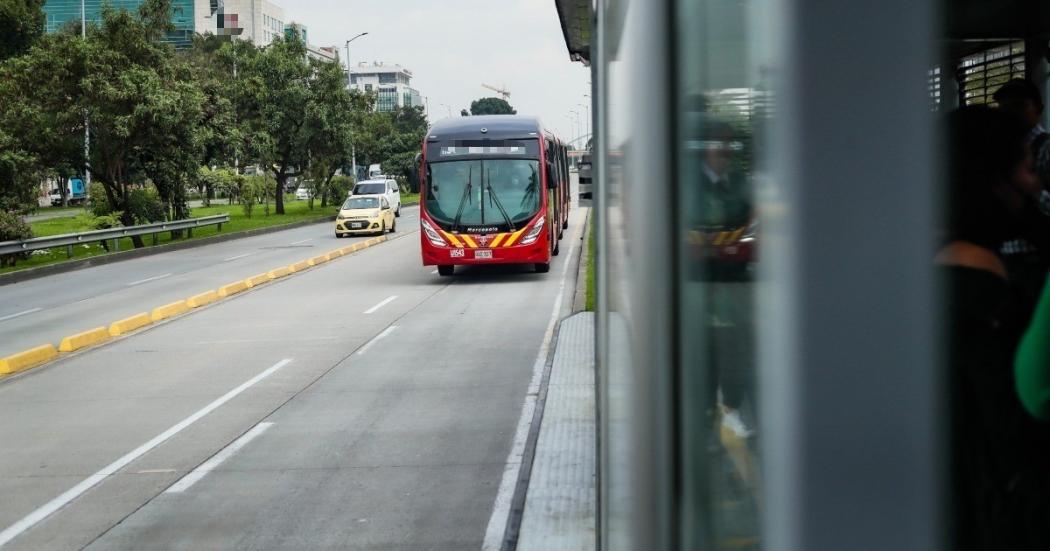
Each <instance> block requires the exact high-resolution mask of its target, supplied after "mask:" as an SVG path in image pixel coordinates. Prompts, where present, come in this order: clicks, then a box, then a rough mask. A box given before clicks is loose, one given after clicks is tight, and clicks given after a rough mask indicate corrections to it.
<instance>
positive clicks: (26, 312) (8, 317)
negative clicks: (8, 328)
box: [0, 308, 43, 321]
mask: <svg viewBox="0 0 1050 551" xmlns="http://www.w3.org/2000/svg"><path fill="white" fill-rule="evenodd" d="M41 310H43V308H30V309H28V310H23V311H21V312H18V313H15V314H8V315H6V316H4V317H2V318H0V321H7V320H10V319H15V318H17V317H18V316H24V315H26V314H32V313H34V312H39V311H41Z"/></svg>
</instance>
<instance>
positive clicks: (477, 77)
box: [273, 0, 590, 140]
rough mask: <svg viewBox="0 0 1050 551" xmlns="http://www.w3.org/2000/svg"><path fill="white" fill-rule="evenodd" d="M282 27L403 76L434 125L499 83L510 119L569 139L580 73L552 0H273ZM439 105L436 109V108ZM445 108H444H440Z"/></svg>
mask: <svg viewBox="0 0 1050 551" xmlns="http://www.w3.org/2000/svg"><path fill="white" fill-rule="evenodd" d="M273 1H274V2H276V3H277V5H279V6H281V7H282V8H284V13H285V21H295V22H298V23H302V24H303V25H306V28H307V32H308V35H309V39H310V42H312V43H313V44H316V45H318V46H334V45H338V46H339V47H340V49H341V54H340V56H341V57H342V58H345V56H346V50H345V49H344V48H343V45H344V44H345V42H346V40H347V39H348V38H350V37H352V36H354V35H356V34H358V33H361V32H366V31H367V32H368V33H369V34H368V36H364V37H361V38H359V39H357V40H355V41H354V42H353V43H351V44H350V57H351V58H352V60H353V62H354V63H358V62H362V61H368V62H371V61H383V62H386V63H397V64H400V65H401V66H403V67H406V68H408V69H409V70H411V71H412V73H413V75H414V77H413V79H412V87H413V88H416V89H417V90H419V91H420V93H421V94H422V95H424V96H426V97H427V98H428V99H429V107H430V119H431V120H432V121H433V120H438V119H441V118H445V117H446V116H448V112H449V108H451V111H452V114H454V115H456V116H458V114H459V110H460V109H463V108H467V109H469V108H470V102H471V101H473V100H475V99H477V98H481V97H490V96H496V95H497V94H496V93H495V92H491V91H489V90H486V89H484V88H482V87H481V83H483V82H484V83H486V84H491V85H493V86H496V87H503V86H506V88H507V89H508V90H510V92H511V96H510V100H509V101H510V104H511V105H512V106H514V108H515V109H517V111H518V113H521V114H530V115H538V116H539V117H540V118H542V119H543V122H544V124H546V125H547V127H549V128H553V129H554V130H555V132H556V133H557V134H558V135H560V136H561V137H563V139H566V140H568V139H570V138H571V137H572V136H573V135H574V132H573V130H572V127H573V125H574V123H573V122H570V119H569V118H567V117H566V115H569V111H570V110H576V111H578V112H579V113H580V120H581V123H582V125H583V126H584V127H586V126H587V123H586V121H584V120H583V119H584V117H585V116H586V112H587V109H586V108H584V107H580V106H579V105H578V104H581V103H583V104H589V103H590V102H589V98H586V97H584V96H583V95H584V94H589V93H590V87H589V82H590V70H589V69H587V68H586V67H584V66H583V65H582V64H580V63H573V62H572V61H570V60H569V54H568V51H567V50H566V48H565V41H564V39H563V38H562V34H561V26H560V24H559V22H558V14H557V11H556V10H555V7H554V2H553V1H552V0H273ZM442 104H444V105H442ZM445 105H447V106H449V108H446V107H445Z"/></svg>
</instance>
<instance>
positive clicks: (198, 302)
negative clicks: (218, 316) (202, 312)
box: [186, 291, 219, 308]
mask: <svg viewBox="0 0 1050 551" xmlns="http://www.w3.org/2000/svg"><path fill="white" fill-rule="evenodd" d="M216 300H219V293H216V292H215V291H206V292H204V293H201V294H199V295H193V296H192V297H190V298H188V299H186V306H189V307H190V308H200V307H201V306H204V305H205V304H211V303H213V302H215V301H216Z"/></svg>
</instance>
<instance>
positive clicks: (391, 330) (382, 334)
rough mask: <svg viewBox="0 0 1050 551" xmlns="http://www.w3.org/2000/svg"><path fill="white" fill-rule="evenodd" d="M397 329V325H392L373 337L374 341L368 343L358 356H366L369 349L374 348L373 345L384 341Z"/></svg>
mask: <svg viewBox="0 0 1050 551" xmlns="http://www.w3.org/2000/svg"><path fill="white" fill-rule="evenodd" d="M395 329H397V326H396V325H391V326H390V327H387V328H386V329H384V330H383V332H382V333H380V334H378V335H376V336H375V337H372V340H370V341H368V342H366V343H365V345H364V346H362V347H361V349H360V350H358V351H357V354H358V355H359V356H362V355H364V354H365V352H368V349H369V348H372V345H373V344H375V343H377V342H379V341H380V340H381V339H383V338H384V337H386V336H387V335H389V334H391V333H393V332H394V330H395Z"/></svg>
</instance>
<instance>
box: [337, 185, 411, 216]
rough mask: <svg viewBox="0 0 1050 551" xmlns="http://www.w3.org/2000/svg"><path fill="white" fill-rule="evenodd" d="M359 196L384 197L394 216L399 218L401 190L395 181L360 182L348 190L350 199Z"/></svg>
mask: <svg viewBox="0 0 1050 551" xmlns="http://www.w3.org/2000/svg"><path fill="white" fill-rule="evenodd" d="M359 195H381V196H383V197H386V200H387V202H389V203H390V204H391V205H392V206H393V208H394V216H401V189H400V188H398V186H397V180H394V179H392V178H384V179H381V180H362V181H360V182H358V183H357V185H355V186H354V188H353V189H351V190H350V194H349V196H350V197H357V196H359Z"/></svg>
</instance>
